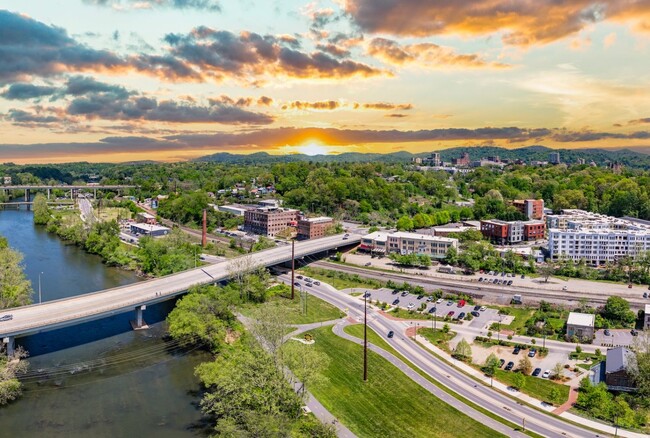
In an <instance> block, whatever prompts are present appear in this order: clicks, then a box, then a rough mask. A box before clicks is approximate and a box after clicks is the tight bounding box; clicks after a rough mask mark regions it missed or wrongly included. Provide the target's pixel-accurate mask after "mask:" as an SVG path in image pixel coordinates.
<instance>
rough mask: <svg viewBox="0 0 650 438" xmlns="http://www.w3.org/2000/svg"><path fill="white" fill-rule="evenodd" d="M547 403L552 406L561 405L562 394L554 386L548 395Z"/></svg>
mask: <svg viewBox="0 0 650 438" xmlns="http://www.w3.org/2000/svg"><path fill="white" fill-rule="evenodd" d="M548 401H550V402H551V403H553V404H560V403H562V393H561V392H560V389H559V388H557V387H556V386H554V387H553V388H552V389H551V392H550V393H549V395H548Z"/></svg>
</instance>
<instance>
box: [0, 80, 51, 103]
mask: <svg viewBox="0 0 650 438" xmlns="http://www.w3.org/2000/svg"><path fill="white" fill-rule="evenodd" d="M56 90H57V88H56V87H48V86H41V85H32V84H24V83H18V84H11V85H10V86H9V87H8V88H7V89H6V90H4V91H3V92H2V93H0V96H2V97H4V98H5V99H9V100H28V99H38V98H41V97H45V96H51V95H53V94H54V93H55V92H56Z"/></svg>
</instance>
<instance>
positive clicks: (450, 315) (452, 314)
mask: <svg viewBox="0 0 650 438" xmlns="http://www.w3.org/2000/svg"><path fill="white" fill-rule="evenodd" d="M447 316H448V317H450V318H451V317H452V316H454V311H453V310H452V311H451V312H449V313H448V314H447Z"/></svg>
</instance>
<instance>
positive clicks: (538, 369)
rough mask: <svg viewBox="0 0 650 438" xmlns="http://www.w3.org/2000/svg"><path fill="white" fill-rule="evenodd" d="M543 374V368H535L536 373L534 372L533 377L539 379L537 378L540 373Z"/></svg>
mask: <svg viewBox="0 0 650 438" xmlns="http://www.w3.org/2000/svg"><path fill="white" fill-rule="evenodd" d="M541 372H542V369H541V368H535V371H533V374H532V376H533V377H537V376H539V373H541Z"/></svg>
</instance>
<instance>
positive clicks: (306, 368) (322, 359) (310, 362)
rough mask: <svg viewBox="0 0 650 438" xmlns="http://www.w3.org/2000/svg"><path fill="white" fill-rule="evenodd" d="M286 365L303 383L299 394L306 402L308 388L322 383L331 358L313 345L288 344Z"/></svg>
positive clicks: (285, 348)
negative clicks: (324, 371)
mask: <svg viewBox="0 0 650 438" xmlns="http://www.w3.org/2000/svg"><path fill="white" fill-rule="evenodd" d="M283 349H284V355H283V356H284V363H285V364H286V366H287V367H289V369H290V370H291V371H292V372H293V374H294V375H295V376H296V378H297V379H298V380H299V381H300V382H301V383H302V386H301V387H300V389H299V391H298V392H299V394H300V395H301V396H302V399H303V401H306V395H307V388H308V387H309V386H310V385H313V384H314V383H318V382H322V380H323V379H324V377H323V370H325V369H326V368H327V367H328V366H329V362H330V359H329V357H328V356H327V355H326V354H324V353H321V352H319V351H317V350H316V349H315V348H314V346H313V345H304V344H301V343H298V342H291V341H290V342H288V343H287V344H286V345H285V346H284V347H283Z"/></svg>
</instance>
